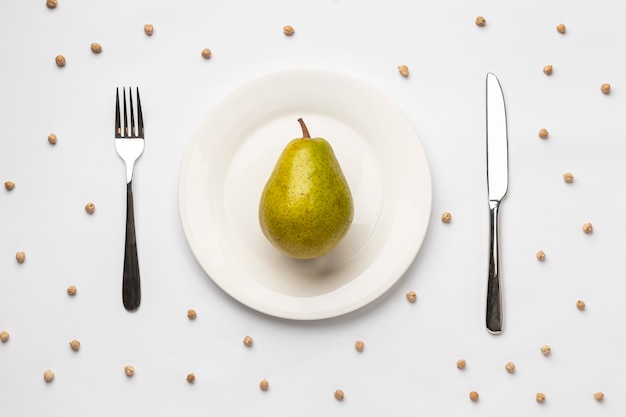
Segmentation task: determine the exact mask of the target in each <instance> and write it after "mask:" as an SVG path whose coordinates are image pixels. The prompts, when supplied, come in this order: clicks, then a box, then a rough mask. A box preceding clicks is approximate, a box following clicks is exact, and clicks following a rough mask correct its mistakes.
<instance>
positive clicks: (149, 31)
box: [143, 23, 154, 36]
mask: <svg viewBox="0 0 626 417" xmlns="http://www.w3.org/2000/svg"><path fill="white" fill-rule="evenodd" d="M143 31H144V32H145V33H146V35H148V36H152V34H153V33H154V26H153V25H151V24H150V23H146V24H145V25H143Z"/></svg>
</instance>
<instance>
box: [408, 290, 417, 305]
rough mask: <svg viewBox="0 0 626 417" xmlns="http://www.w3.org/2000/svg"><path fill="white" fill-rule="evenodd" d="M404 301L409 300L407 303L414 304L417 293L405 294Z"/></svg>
mask: <svg viewBox="0 0 626 417" xmlns="http://www.w3.org/2000/svg"><path fill="white" fill-rule="evenodd" d="M406 299H407V300H409V303H414V302H415V300H417V293H416V292H415V291H409V292H407V293H406Z"/></svg>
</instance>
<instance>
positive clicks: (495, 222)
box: [486, 73, 509, 334]
mask: <svg viewBox="0 0 626 417" xmlns="http://www.w3.org/2000/svg"><path fill="white" fill-rule="evenodd" d="M486 101H487V190H488V195H489V218H490V220H489V223H490V228H489V229H490V239H489V241H490V242H489V277H488V280H487V315H486V324H487V330H489V332H491V333H493V334H498V333H500V332H502V319H503V314H502V286H501V284H502V277H501V275H500V238H499V234H500V233H499V232H500V230H499V229H500V227H499V210H500V203H501V202H502V200H503V199H504V197H505V196H506V193H507V189H508V183H509V155H508V147H509V145H508V138H507V129H506V110H505V106H504V95H503V94H502V87H501V86H500V81H498V78H497V77H496V76H495V75H494V74H492V73H488V74H487V100H486Z"/></svg>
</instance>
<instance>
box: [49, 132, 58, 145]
mask: <svg viewBox="0 0 626 417" xmlns="http://www.w3.org/2000/svg"><path fill="white" fill-rule="evenodd" d="M48 143H50V145H56V143H57V135H55V134H54V133H50V134H49V135H48Z"/></svg>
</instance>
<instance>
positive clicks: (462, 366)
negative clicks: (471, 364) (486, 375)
mask: <svg viewBox="0 0 626 417" xmlns="http://www.w3.org/2000/svg"><path fill="white" fill-rule="evenodd" d="M465 365H467V361H466V360H465V359H459V360H457V361H456V367H457V368H459V369H465Z"/></svg>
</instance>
